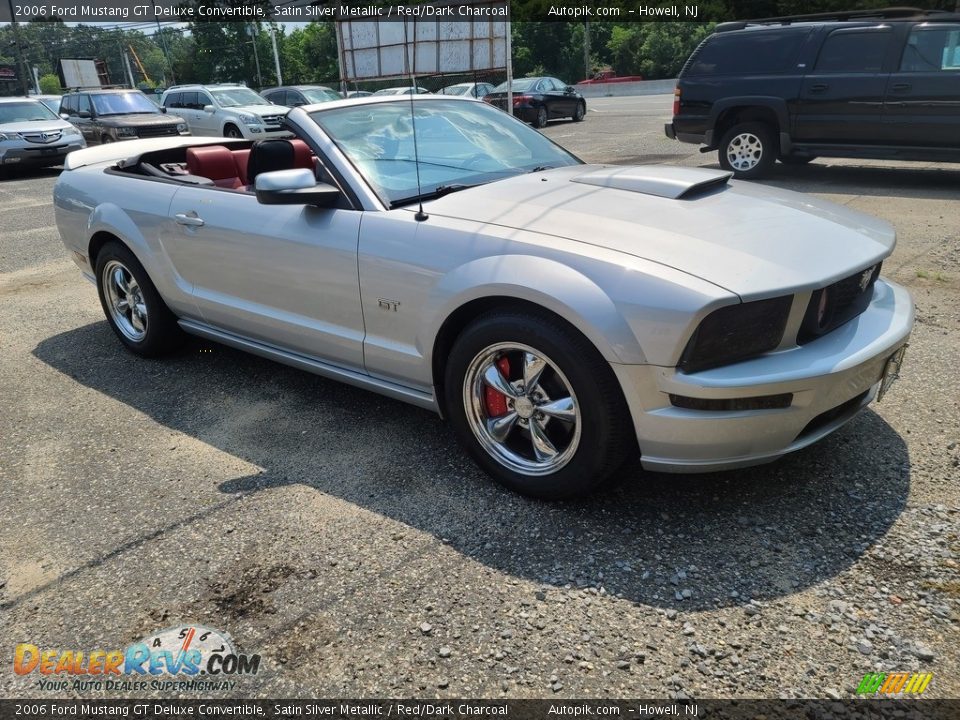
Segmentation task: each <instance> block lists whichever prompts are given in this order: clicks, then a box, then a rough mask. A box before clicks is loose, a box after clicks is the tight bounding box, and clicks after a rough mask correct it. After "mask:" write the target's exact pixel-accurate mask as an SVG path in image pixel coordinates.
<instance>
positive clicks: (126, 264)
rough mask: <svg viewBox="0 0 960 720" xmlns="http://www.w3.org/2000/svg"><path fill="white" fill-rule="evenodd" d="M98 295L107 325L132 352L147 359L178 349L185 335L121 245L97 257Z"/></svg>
mask: <svg viewBox="0 0 960 720" xmlns="http://www.w3.org/2000/svg"><path fill="white" fill-rule="evenodd" d="M96 272H97V294H98V295H99V296H100V306H101V307H102V308H103V314H104V315H106V317H107V322H108V323H109V324H110V327H111V328H112V329H113V332H114V333H116V335H117V337H118V338H120V342H122V343H123V344H124V345H125V346H126V347H127V349H128V350H130V351H131V352H133V353H136V354H137V355H142V356H143V357H156V356H158V355H164V354H166V353H168V352H170V351H172V350H175V349H176V348H178V347H179V346H180V345H181V344H182V343H183V341H184V339H185V337H186V336H185V335H184V333H183V331H182V330H181V329H180V326H179V325H178V324H177V318H176V316H175V315H174V314H173V313H172V312H170V308H168V307H167V304H166V303H165V302H163V299H162V298H161V297H160V293H158V292H157V288H156V287H154V284H153V282H152V281H151V280H150V276H149V275H147V271H146V270H144V269H143V265H141V264H140V261H139V260H137V258H136V256H135V255H134V254H133V253H132V252H130V250H129V248H127V247H126V246H125V245H123V244H121V243H120V242H115V241H114V242H108V243H107V244H106V245H104V246H103V248H101V250H100V253H99V254H98V255H97V269H96Z"/></svg>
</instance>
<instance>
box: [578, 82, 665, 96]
mask: <svg viewBox="0 0 960 720" xmlns="http://www.w3.org/2000/svg"><path fill="white" fill-rule="evenodd" d="M676 86H677V79H676V78H670V79H668V80H641V81H639V82H624V83H597V84H595V85H574V87H575V88H576V89H577V92H579V93H580V94H581V95H583V96H584V97H585V98H592V97H594V98H596V97H620V96H629V95H662V94H665V93H672V92H673V89H674V88H675V87H676Z"/></svg>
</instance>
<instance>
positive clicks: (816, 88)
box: [810, 83, 830, 93]
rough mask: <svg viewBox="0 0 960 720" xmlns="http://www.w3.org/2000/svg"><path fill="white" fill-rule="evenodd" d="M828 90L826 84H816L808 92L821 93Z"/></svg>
mask: <svg viewBox="0 0 960 720" xmlns="http://www.w3.org/2000/svg"><path fill="white" fill-rule="evenodd" d="M829 88H830V86H829V85H827V84H826V83H817V84H816V85H811V86H810V92H815V93H819V92H823V91H824V90H828V89H829Z"/></svg>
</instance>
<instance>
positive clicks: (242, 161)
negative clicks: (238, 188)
mask: <svg viewBox="0 0 960 720" xmlns="http://www.w3.org/2000/svg"><path fill="white" fill-rule="evenodd" d="M231 152H232V153H233V159H234V161H235V162H236V163H237V172H238V173H239V174H240V181H241V183H243V184H244V185H246V184H247V163H248V162H250V150H231Z"/></svg>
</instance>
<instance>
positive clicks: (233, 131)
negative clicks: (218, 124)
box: [223, 125, 243, 140]
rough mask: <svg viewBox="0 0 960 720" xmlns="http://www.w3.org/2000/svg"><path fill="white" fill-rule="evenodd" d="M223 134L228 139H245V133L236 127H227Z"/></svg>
mask: <svg viewBox="0 0 960 720" xmlns="http://www.w3.org/2000/svg"><path fill="white" fill-rule="evenodd" d="M223 134H224V136H226V137H228V138H234V139H236V140H241V139H243V133H242V132H240V128H238V127H237V126H236V125H227V126H226V127H225V128H224V129H223Z"/></svg>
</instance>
